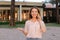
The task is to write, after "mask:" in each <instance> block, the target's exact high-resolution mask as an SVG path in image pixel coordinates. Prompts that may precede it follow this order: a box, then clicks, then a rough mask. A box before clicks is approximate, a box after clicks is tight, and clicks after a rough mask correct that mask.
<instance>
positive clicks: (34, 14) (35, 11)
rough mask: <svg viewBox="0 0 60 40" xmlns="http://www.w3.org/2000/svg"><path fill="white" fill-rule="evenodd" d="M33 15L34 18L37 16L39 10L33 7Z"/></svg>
mask: <svg viewBox="0 0 60 40" xmlns="http://www.w3.org/2000/svg"><path fill="white" fill-rule="evenodd" d="M31 15H32V18H36V17H37V15H38V10H37V9H35V8H33V9H32V11H31Z"/></svg>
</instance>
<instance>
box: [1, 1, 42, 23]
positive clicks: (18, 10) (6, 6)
mask: <svg viewBox="0 0 60 40" xmlns="http://www.w3.org/2000/svg"><path fill="white" fill-rule="evenodd" d="M42 5H43V3H39V2H38V3H37V2H15V21H23V20H27V19H28V17H29V10H30V8H31V7H33V6H37V7H38V8H39V9H40V12H41V17H42V19H43V7H42ZM10 7H11V2H10V1H0V22H6V21H9V20H10V10H11V8H10Z"/></svg>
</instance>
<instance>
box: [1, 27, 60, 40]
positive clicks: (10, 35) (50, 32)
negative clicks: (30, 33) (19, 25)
mask: <svg viewBox="0 0 60 40" xmlns="http://www.w3.org/2000/svg"><path fill="white" fill-rule="evenodd" d="M0 40H26V37H25V36H24V34H23V33H22V32H21V31H19V30H16V29H14V28H13V29H9V28H0ZM42 40H60V27H47V32H46V33H44V35H43V38H42Z"/></svg>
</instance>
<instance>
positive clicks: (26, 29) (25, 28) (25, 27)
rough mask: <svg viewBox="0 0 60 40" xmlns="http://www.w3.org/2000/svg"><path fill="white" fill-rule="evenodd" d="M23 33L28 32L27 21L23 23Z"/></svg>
mask: <svg viewBox="0 0 60 40" xmlns="http://www.w3.org/2000/svg"><path fill="white" fill-rule="evenodd" d="M24 31H25V32H28V22H27V21H26V22H25V26H24Z"/></svg>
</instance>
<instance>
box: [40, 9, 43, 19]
mask: <svg viewBox="0 0 60 40" xmlns="http://www.w3.org/2000/svg"><path fill="white" fill-rule="evenodd" d="M40 13H41V18H42V20H43V8H40Z"/></svg>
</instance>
